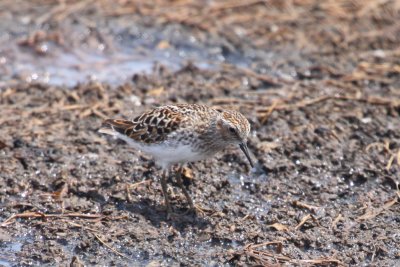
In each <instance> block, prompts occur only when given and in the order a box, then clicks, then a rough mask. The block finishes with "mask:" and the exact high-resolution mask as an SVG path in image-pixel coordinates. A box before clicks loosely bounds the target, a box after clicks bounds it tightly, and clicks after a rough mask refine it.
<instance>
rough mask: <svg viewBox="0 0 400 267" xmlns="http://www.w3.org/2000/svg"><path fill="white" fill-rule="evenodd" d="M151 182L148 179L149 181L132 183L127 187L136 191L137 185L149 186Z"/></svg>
mask: <svg viewBox="0 0 400 267" xmlns="http://www.w3.org/2000/svg"><path fill="white" fill-rule="evenodd" d="M152 181H153V180H151V179H149V180H143V181H140V182H137V183H133V184H129V185H128V187H129V189H136V188H137V187H138V186H139V185H142V184H150V183H151V182H152Z"/></svg>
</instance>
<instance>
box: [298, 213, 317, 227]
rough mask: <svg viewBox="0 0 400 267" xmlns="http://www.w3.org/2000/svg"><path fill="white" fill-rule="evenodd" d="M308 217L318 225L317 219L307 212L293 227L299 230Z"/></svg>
mask: <svg viewBox="0 0 400 267" xmlns="http://www.w3.org/2000/svg"><path fill="white" fill-rule="evenodd" d="M309 219H311V220H313V222H315V223H316V224H318V225H319V222H318V220H317V219H316V218H315V217H314V216H312V215H311V214H307V215H306V216H304V217H303V219H301V221H300V223H299V224H298V225H296V227H295V228H294V229H295V230H299V229H300V228H301V227H302V226H303V225H304V224H305V223H306V222H307V221H308V220H309Z"/></svg>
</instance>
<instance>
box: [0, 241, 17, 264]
mask: <svg viewBox="0 0 400 267" xmlns="http://www.w3.org/2000/svg"><path fill="white" fill-rule="evenodd" d="M21 249H22V243H20V242H11V241H10V242H0V251H1V254H0V266H5V267H8V266H14V265H15V263H16V262H17V255H16V254H17V253H18V252H20V251H21Z"/></svg>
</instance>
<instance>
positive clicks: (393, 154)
mask: <svg viewBox="0 0 400 267" xmlns="http://www.w3.org/2000/svg"><path fill="white" fill-rule="evenodd" d="M372 148H378V149H379V148H381V149H382V148H383V149H384V150H385V152H387V153H389V154H390V158H389V160H388V162H387V164H386V170H390V169H391V168H392V165H393V162H394V160H395V159H396V161H397V164H398V165H399V166H400V149H398V150H397V151H393V149H391V148H390V141H389V140H385V142H384V143H379V142H374V143H371V144H369V145H368V146H367V147H366V148H365V151H366V152H367V153H369V152H370V150H371V149H372Z"/></svg>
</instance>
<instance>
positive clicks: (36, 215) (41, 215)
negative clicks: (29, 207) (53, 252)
mask: <svg viewBox="0 0 400 267" xmlns="http://www.w3.org/2000/svg"><path fill="white" fill-rule="evenodd" d="M18 218H26V219H29V218H41V219H47V218H56V219H59V218H81V219H96V220H99V219H100V220H103V219H107V218H109V217H108V216H105V215H102V214H83V213H76V212H74V213H66V214H45V213H41V212H24V213H19V214H14V215H12V216H11V217H9V218H8V219H6V220H5V221H4V222H2V223H1V224H0V226H1V227H5V226H7V225H9V224H12V223H13V222H14V221H15V219H18ZM121 218H124V217H123V216H122V217H118V218H116V217H114V218H113V219H121Z"/></svg>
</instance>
